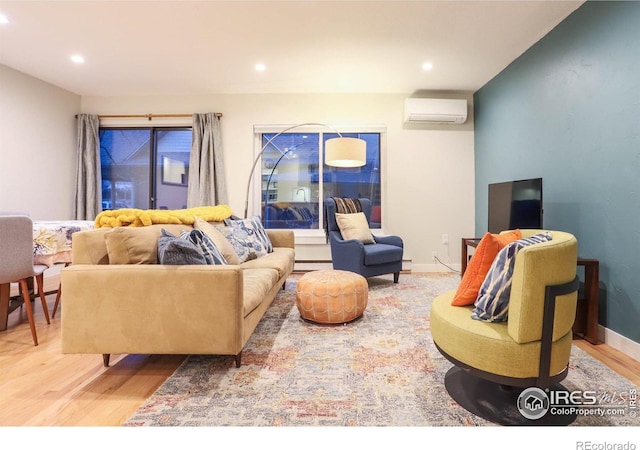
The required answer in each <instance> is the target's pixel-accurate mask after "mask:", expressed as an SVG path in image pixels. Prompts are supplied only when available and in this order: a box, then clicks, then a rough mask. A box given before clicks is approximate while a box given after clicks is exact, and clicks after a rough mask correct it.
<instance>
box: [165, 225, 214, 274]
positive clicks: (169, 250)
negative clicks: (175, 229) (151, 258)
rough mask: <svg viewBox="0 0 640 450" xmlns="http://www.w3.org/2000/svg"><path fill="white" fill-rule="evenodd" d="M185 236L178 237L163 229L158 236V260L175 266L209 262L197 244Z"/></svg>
mask: <svg viewBox="0 0 640 450" xmlns="http://www.w3.org/2000/svg"><path fill="white" fill-rule="evenodd" d="M188 234H189V233H188V232H187V233H186V234H185V235H184V236H185V237H184V238H183V237H177V236H174V235H173V234H171V233H169V232H168V231H167V230H165V229H162V231H161V236H160V237H159V238H158V262H159V263H160V264H168V265H174V266H182V265H190V264H207V260H206V259H205V257H204V255H203V254H202V253H201V252H200V250H199V249H198V247H197V246H196V244H194V243H193V242H191V241H190V240H189V239H188Z"/></svg>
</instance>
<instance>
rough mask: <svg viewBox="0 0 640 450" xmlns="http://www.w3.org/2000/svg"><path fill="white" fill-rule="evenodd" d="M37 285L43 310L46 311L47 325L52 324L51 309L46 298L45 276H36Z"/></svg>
mask: <svg viewBox="0 0 640 450" xmlns="http://www.w3.org/2000/svg"><path fill="white" fill-rule="evenodd" d="M36 283H37V284H38V295H39V296H40V303H42V309H43V310H44V316H45V317H46V319H47V323H49V324H50V323H51V319H50V318H49V308H48V307H47V299H46V298H45V296H44V274H42V273H41V274H40V275H37V276H36Z"/></svg>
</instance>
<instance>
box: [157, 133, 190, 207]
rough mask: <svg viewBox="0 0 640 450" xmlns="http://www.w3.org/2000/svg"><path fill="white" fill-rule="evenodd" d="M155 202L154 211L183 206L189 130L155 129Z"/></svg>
mask: <svg viewBox="0 0 640 450" xmlns="http://www.w3.org/2000/svg"><path fill="white" fill-rule="evenodd" d="M155 143H156V195H155V198H156V202H155V205H157V206H156V208H158V209H184V208H186V207H187V182H188V174H189V154H190V152H191V130H190V129H165V130H160V129H157V130H155Z"/></svg>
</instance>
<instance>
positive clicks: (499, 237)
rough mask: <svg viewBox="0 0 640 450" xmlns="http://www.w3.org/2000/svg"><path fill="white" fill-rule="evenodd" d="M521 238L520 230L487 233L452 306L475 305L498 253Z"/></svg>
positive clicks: (470, 263) (479, 244) (477, 249)
mask: <svg viewBox="0 0 640 450" xmlns="http://www.w3.org/2000/svg"><path fill="white" fill-rule="evenodd" d="M521 237H522V233H520V230H513V231H508V232H505V233H502V234H491V233H485V235H484V236H483V237H482V239H481V240H480V242H479V243H478V247H477V248H476V251H475V252H474V253H473V256H472V257H471V260H470V261H469V264H468V265H467V270H465V272H464V275H463V276H462V280H461V281H460V285H459V286H458V289H457V290H456V293H455V295H454V296H453V301H452V302H451V304H452V305H453V306H467V305H473V303H474V302H475V301H476V298H477V297H478V291H479V290H480V286H482V282H483V281H484V279H485V277H486V276H487V273H488V272H489V269H490V268H491V264H492V263H493V260H494V259H495V258H496V256H497V255H498V252H499V251H500V250H501V249H502V248H503V247H504V246H505V245H507V244H509V243H511V242H513V241H516V240H518V239H520V238H521Z"/></svg>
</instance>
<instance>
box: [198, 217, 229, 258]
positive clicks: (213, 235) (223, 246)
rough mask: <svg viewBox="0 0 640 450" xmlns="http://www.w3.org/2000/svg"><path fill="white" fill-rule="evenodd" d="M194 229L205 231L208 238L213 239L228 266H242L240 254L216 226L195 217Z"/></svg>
mask: <svg viewBox="0 0 640 450" xmlns="http://www.w3.org/2000/svg"><path fill="white" fill-rule="evenodd" d="M193 227H194V228H195V229H196V230H201V231H203V232H204V233H205V234H206V235H207V236H209V239H211V240H212V241H213V243H214V244H215V246H216V247H217V248H218V250H220V253H222V256H224V259H226V260H227V263H228V264H233V265H237V264H240V259H239V258H238V254H237V253H236V251H235V250H234V248H233V246H232V245H231V243H230V242H229V240H228V239H227V238H226V236H225V235H224V234H223V233H222V232H221V231H220V230H219V229H218V228H216V226H215V225H212V224H210V223H209V222H207V221H206V220H204V219H201V218H200V217H195V221H194V222H193Z"/></svg>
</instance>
